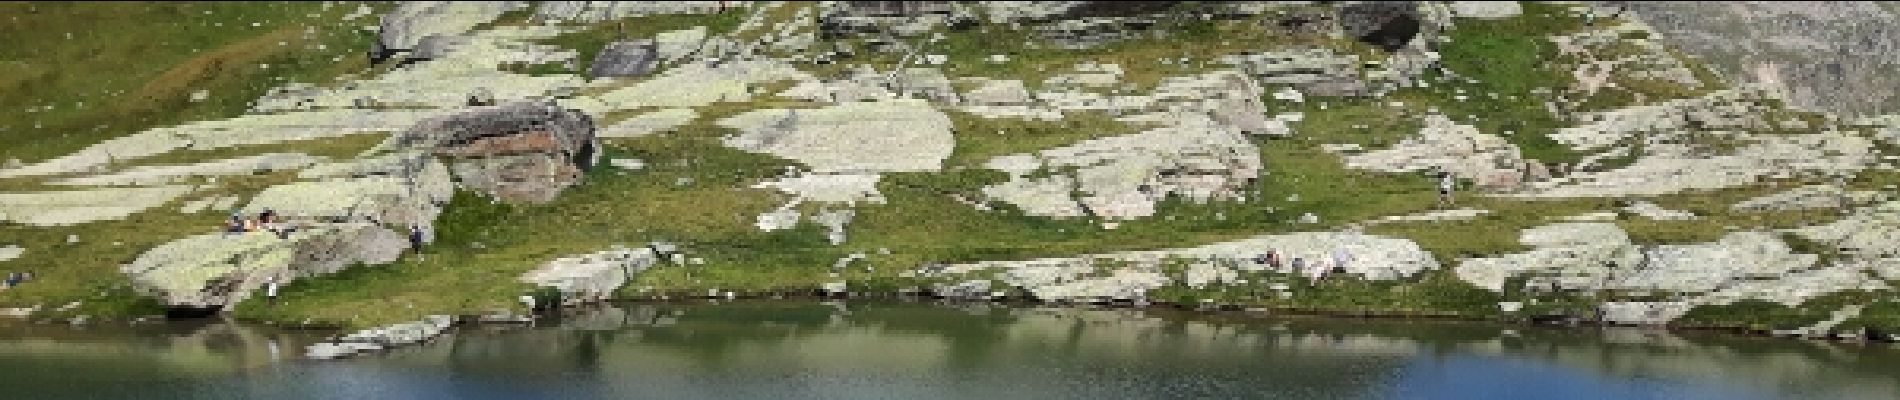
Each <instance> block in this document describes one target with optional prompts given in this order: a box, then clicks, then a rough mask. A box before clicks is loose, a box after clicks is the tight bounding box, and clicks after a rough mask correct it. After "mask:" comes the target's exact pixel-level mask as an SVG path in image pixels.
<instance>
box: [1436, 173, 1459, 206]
mask: <svg viewBox="0 0 1900 400" xmlns="http://www.w3.org/2000/svg"><path fill="white" fill-rule="evenodd" d="M1440 174H1441V175H1440V176H1439V179H1438V205H1440V206H1451V205H1452V201H1451V189H1452V188H1453V187H1454V186H1457V181H1456V180H1454V179H1453V178H1452V177H1451V172H1450V171H1443V172H1440Z"/></svg>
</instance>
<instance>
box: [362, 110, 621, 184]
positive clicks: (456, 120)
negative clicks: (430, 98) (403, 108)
mask: <svg viewBox="0 0 1900 400" xmlns="http://www.w3.org/2000/svg"><path fill="white" fill-rule="evenodd" d="M393 143H394V144H395V146H397V147H400V148H409V149H419V150H425V151H428V152H430V153H431V154H433V155H435V156H438V157H443V158H445V159H446V160H447V161H448V163H449V165H450V170H451V171H453V172H454V173H455V178H456V181H458V182H460V183H461V184H462V185H463V186H465V187H469V188H473V189H476V190H479V191H482V192H485V193H487V194H489V195H491V196H494V197H495V198H498V199H501V200H503V201H508V202H516V203H545V202H548V201H551V200H554V197H555V196H558V195H560V193H561V190H563V189H566V188H567V187H568V186H573V185H575V184H578V183H580V180H581V177H582V175H583V174H584V173H585V172H586V171H588V170H589V169H592V168H593V167H594V164H595V163H597V162H598V161H599V158H600V154H599V150H598V149H599V148H600V142H599V139H598V138H596V137H595V136H594V121H593V119H592V118H591V117H588V116H587V114H584V113H581V112H579V111H574V110H567V109H562V108H559V107H555V106H553V105H551V104H546V103H532V102H524V103H513V104H508V105H502V106H494V107H483V108H476V109H472V110H470V111H468V112H464V113H461V114H456V115H451V116H447V117H441V118H433V119H429V120H425V121H423V122H422V123H420V124H417V125H416V126H415V127H413V128H410V129H409V131H407V132H404V133H403V134H402V136H399V137H397V138H395V139H393Z"/></svg>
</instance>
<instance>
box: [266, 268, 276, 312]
mask: <svg viewBox="0 0 1900 400" xmlns="http://www.w3.org/2000/svg"><path fill="white" fill-rule="evenodd" d="M264 301H265V302H266V303H268V304H270V306H271V307H276V306H277V277H275V276H273V277H269V278H264Z"/></svg>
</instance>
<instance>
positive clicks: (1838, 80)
mask: <svg viewBox="0 0 1900 400" xmlns="http://www.w3.org/2000/svg"><path fill="white" fill-rule="evenodd" d="M1593 3H1594V4H1596V5H1597V6H1599V7H1598V10H1597V14H1598V15H1603V16H1608V15H1617V16H1621V17H1623V18H1634V19H1638V20H1641V21H1643V22H1645V23H1648V24H1649V25H1651V26H1654V27H1655V28H1656V30H1657V31H1658V32H1660V33H1662V35H1661V36H1662V37H1661V41H1663V42H1666V43H1669V44H1671V45H1672V47H1676V48H1679V49H1682V50H1683V51H1684V52H1686V53H1689V54H1694V55H1696V56H1698V57H1700V58H1702V59H1704V60H1706V61H1708V62H1709V63H1710V64H1711V65H1712V66H1714V67H1716V69H1717V70H1719V71H1722V72H1724V73H1726V74H1728V75H1730V76H1733V77H1735V78H1737V79H1736V80H1752V81H1760V82H1761V83H1766V84H1770V85H1775V86H1780V87H1781V88H1782V89H1784V90H1786V91H1787V92H1788V93H1787V94H1788V97H1789V100H1790V104H1793V105H1797V106H1801V107H1806V108H1814V109H1821V110H1827V111H1831V112H1835V113H1839V114H1843V115H1852V116H1868V115H1876V114H1885V113H1893V112H1896V111H1900V96H1895V95H1894V93H1896V91H1895V90H1894V88H1896V87H1900V74H1896V73H1895V72H1897V71H1900V63H1897V62H1895V61H1894V60H1895V57H1894V56H1895V54H1896V50H1895V49H1900V35H1896V34H1895V32H1894V26H1896V25H1895V24H1896V23H1900V6H1896V5H1894V4H1893V3H1884V2H1852V1H1828V2H1777V1H1738V2H1720V3H1712V2H1688V1H1659V2H1648V1H1644V2H1638V1H1604V2H1593Z"/></svg>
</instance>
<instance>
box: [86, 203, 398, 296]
mask: <svg viewBox="0 0 1900 400" xmlns="http://www.w3.org/2000/svg"><path fill="white" fill-rule="evenodd" d="M408 246H409V244H408V242H407V241H406V240H405V239H404V237H403V235H401V234H398V233H396V232H394V231H391V230H389V229H388V228H384V227H381V226H378V225H374V224H368V223H352V224H330V225H325V226H321V227H311V228H307V229H303V230H298V231H296V232H294V233H291V234H290V235H289V237H288V238H284V237H279V236H277V235H276V234H272V233H269V232H248V233H211V234H203V235H198V236H192V237H187V238H184V239H180V240H176V241H172V242H170V243H166V244H163V245H160V246H158V247H156V248H153V249H152V250H150V251H147V252H145V254H142V255H140V256H139V258H138V259H137V260H134V261H133V262H132V263H131V264H127V265H125V266H123V267H122V268H121V271H122V272H124V273H125V274H126V275H128V276H129V277H131V279H132V282H133V285H134V287H136V288H138V289H140V290H143V291H145V292H147V293H150V294H152V295H154V296H156V297H158V298H159V299H160V301H162V302H164V303H165V304H166V305H167V306H172V307H189V308H218V307H223V306H227V305H231V304H236V303H238V302H240V301H243V300H244V299H245V298H247V297H249V296H250V295H251V293H252V292H253V291H255V290H256V289H259V288H262V287H263V286H264V285H265V283H266V282H267V281H268V280H269V279H272V278H275V279H276V280H277V282H279V283H280V284H286V283H289V282H291V281H294V280H296V279H299V278H304V277H310V276H316V275H323V274H329V273H334V272H336V271H338V270H341V269H342V268H344V267H347V266H349V265H353V264H358V263H363V264H382V263H388V262H392V261H395V259H396V257H398V256H400V255H401V254H402V251H403V250H404V249H407V248H408Z"/></svg>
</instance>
